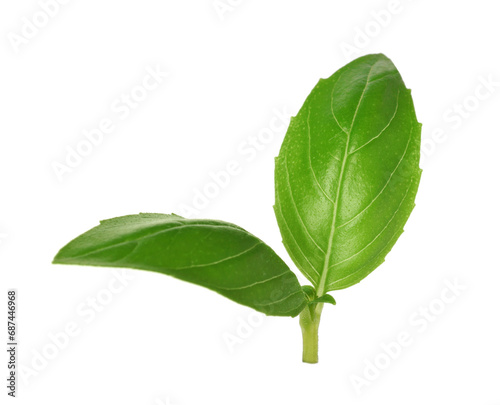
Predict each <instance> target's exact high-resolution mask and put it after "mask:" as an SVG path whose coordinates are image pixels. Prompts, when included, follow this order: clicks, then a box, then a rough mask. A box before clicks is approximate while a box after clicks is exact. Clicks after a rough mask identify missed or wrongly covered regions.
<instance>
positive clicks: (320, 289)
mask: <svg viewBox="0 0 500 405" xmlns="http://www.w3.org/2000/svg"><path fill="white" fill-rule="evenodd" d="M376 64H377V62H375V63H374V64H373V65H372V66H371V67H370V70H369V71H368V75H367V76H366V83H365V87H364V88H363V91H362V92H361V96H360V97H359V101H358V105H357V106H356V111H354V116H353V117H352V122H351V127H350V129H349V132H348V133H347V139H346V141H345V149H344V156H343V158H342V166H341V168H340V175H339V183H338V185H337V193H336V196H335V202H334V205H333V218H332V225H331V228H330V236H329V238H328V248H327V250H326V254H325V261H324V263H323V271H322V272H321V279H320V281H319V284H318V291H317V294H318V297H321V296H322V295H324V294H325V292H326V291H325V285H326V278H327V276H328V267H329V265H330V256H331V253H332V246H333V237H334V236H335V229H336V227H335V223H336V222H337V209H338V205H339V197H340V190H341V189H342V182H343V180H344V170H345V166H346V162H347V158H348V156H349V141H350V139H351V133H352V128H353V127H354V122H355V121H356V116H357V115H358V111H359V106H360V105H361V102H362V101H363V97H364V95H365V93H366V89H367V88H368V83H369V82H370V76H371V73H372V70H373V68H374V67H375V65H376ZM334 89H335V87H334ZM332 99H333V91H332Z"/></svg>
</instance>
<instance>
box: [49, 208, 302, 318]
mask: <svg viewBox="0 0 500 405" xmlns="http://www.w3.org/2000/svg"><path fill="white" fill-rule="evenodd" d="M54 263H56V264H78V265H90V266H103V267H126V268H133V269H140V270H149V271H154V272H158V273H162V274H166V275H170V276H174V277H176V278H179V279H181V280H184V281H188V282H191V283H194V284H198V285H201V286H203V287H206V288H209V289H211V290H213V291H216V292H218V293H219V294H221V295H223V296H225V297H227V298H229V299H232V300H233V301H236V302H238V303H240V304H243V305H247V306H250V307H252V308H254V309H256V310H258V311H260V312H263V313H265V314H267V315H276V316H296V315H298V313H299V312H300V310H301V309H302V308H303V307H304V306H305V296H304V293H303V292H302V289H301V288H300V285H299V283H298V280H297V278H296V276H295V274H293V273H292V272H291V271H290V269H289V268H288V266H287V265H286V264H285V263H284V262H283V261H282V260H281V259H280V258H279V257H278V256H277V255H276V254H275V253H274V251H273V250H272V249H271V248H270V247H269V246H267V245H266V244H265V243H264V242H262V241H261V240H260V239H258V238H256V237H255V236H253V235H251V234H250V233H248V232H247V231H245V230H244V229H242V228H240V227H238V226H236V225H234V224H230V223H227V222H222V221H211V220H191V219H184V218H182V217H179V216H176V215H164V214H139V215H129V216H125V217H118V218H113V219H110V220H105V221H101V223H100V225H98V226H97V227H95V228H93V229H91V230H89V231H88V232H86V233H84V234H82V235H80V236H79V237H77V238H76V239H74V240H73V241H71V242H70V243H68V244H67V245H66V246H65V247H63V248H62V249H61V250H60V251H59V253H58V254H57V255H56V257H55V258H54Z"/></svg>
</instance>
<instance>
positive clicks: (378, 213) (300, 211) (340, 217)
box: [275, 55, 421, 295]
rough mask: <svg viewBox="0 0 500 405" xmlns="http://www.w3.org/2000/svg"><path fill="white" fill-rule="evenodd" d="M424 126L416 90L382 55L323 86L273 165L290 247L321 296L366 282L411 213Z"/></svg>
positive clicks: (293, 125) (281, 219) (349, 68)
mask: <svg viewBox="0 0 500 405" xmlns="http://www.w3.org/2000/svg"><path fill="white" fill-rule="evenodd" d="M419 145H420V124H419V123H418V122H417V119H416V116H415V111H414V107H413V101H412V99H411V95H410V91H409V90H408V89H406V87H405V85H404V82H403V80H402V78H401V76H400V75H399V72H398V71H397V69H396V68H395V66H394V65H393V64H392V62H391V61H390V60H389V59H388V58H386V57H385V56H383V55H367V56H365V57H362V58H358V59H356V60H355V61H353V62H351V63H350V64H348V65H346V66H344V67H343V68H342V69H340V70H339V71H337V72H336V73H335V74H334V75H332V76H331V77H330V78H328V79H321V80H320V81H319V83H318V84H317V86H316V87H315V88H314V89H313V91H312V92H311V94H310V95H309V96H308V98H307V99H306V101H305V103H304V105H303V107H302V108H301V110H300V111H299V113H298V114H297V116H296V117H294V118H293V119H292V121H291V123H290V127H289V129H288V131H287V134H286V137H285V141H284V143H283V145H282V148H281V150H280V154H279V156H278V158H277V159H276V169H275V183H276V204H275V212H276V217H277V220H278V224H279V226H280V230H281V233H282V236H283V243H284V244H285V247H286V248H287V251H288V252H289V253H290V255H291V257H292V259H293V260H294V262H295V264H296V265H297V266H298V267H299V269H300V270H301V271H302V272H303V273H304V275H306V277H307V278H308V279H309V280H310V281H311V282H312V283H313V285H314V286H315V287H316V288H317V289H318V294H320V295H321V294H324V293H325V292H326V291H331V290H335V289H341V288H347V287H349V286H351V285H353V284H355V283H357V282H359V281H360V280H362V279H363V278H364V277H366V276H367V275H368V274H369V273H370V272H371V271H373V270H374V269H375V268H376V267H377V266H378V265H380V264H381V263H382V262H383V260H384V258H385V256H386V254H387V253H388V252H389V251H390V250H391V248H392V246H393V245H394V243H395V242H396V241H397V239H398V237H399V235H400V234H401V233H402V231H403V226H404V224H405V223H406V221H407V219H408V216H409V215H410V213H411V210H412V209H413V206H414V199H415V195H416V191H417V188H418V182H419V179H420V173H421V170H420V168H419V167H418V161H419Z"/></svg>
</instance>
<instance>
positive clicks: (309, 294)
mask: <svg viewBox="0 0 500 405" xmlns="http://www.w3.org/2000/svg"><path fill="white" fill-rule="evenodd" d="M302 291H304V294H305V295H306V298H307V301H308V302H311V301H313V300H314V299H316V290H315V289H314V287H313V286H310V285H303V286H302Z"/></svg>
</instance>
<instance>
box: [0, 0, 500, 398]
mask: <svg viewBox="0 0 500 405" xmlns="http://www.w3.org/2000/svg"><path fill="white" fill-rule="evenodd" d="M227 1H229V0H227ZM227 1H221V2H220V4H234V6H231V5H229V6H228V8H227V10H226V11H224V10H222V9H221V10H219V12H218V11H217V10H216V9H215V8H214V4H213V2H212V1H211V0H205V1H199V0H198V1H171V0H168V1H167V0H163V1H160V0H143V1H123V0H121V1H120V0H107V1H97V0H86V1H77V0H73V1H67V4H65V5H60V8H59V10H56V12H53V13H52V14H53V16H51V17H48V18H47V20H44V16H43V15H42V14H37V13H39V11H40V10H42V9H41V6H40V4H39V3H38V2H37V1H34V0H17V1H15V2H7V1H3V2H2V4H1V5H0V27H1V29H2V32H3V34H4V35H3V38H4V39H3V41H2V42H1V43H0V53H1V56H0V57H1V63H0V72H1V74H0V102H1V105H0V111H1V113H0V134H1V145H0V169H1V174H2V190H3V193H2V198H1V200H0V204H1V205H0V207H1V216H0V234H1V245H0V257H1V259H0V260H1V271H0V283H1V291H0V293H1V295H3V296H4V298H2V299H1V300H0V302H2V303H3V304H2V306H3V307H4V308H2V309H1V310H0V314H3V315H1V316H2V317H4V319H5V320H2V321H1V322H0V324H2V325H5V322H6V311H7V309H6V292H7V289H10V288H16V289H17V290H18V295H19V308H18V323H19V325H18V340H19V342H20V346H19V350H20V355H19V359H18V360H19V362H20V363H21V364H22V365H23V367H24V368H23V370H24V372H23V378H21V379H20V380H19V386H18V398H17V403H19V404H35V403H37V404H38V403H43V404H69V403H70V404H73V405H77V404H89V403H92V404H110V403H113V404H115V403H116V404H122V405H125V404H134V405H139V404H144V405H158V404H160V405H161V404H168V403H171V404H179V405H189V404H193V405H194V404H217V405H219V404H239V405H246V404H256V403H258V404H282V403H291V404H303V403H321V404H342V405H348V404H370V405H371V404H382V403H383V404H387V405H392V404H398V405H399V404H401V403H405V404H408V405H411V404H422V403H430V404H439V403H454V404H460V405H462V404H463V405H465V404H471V403H473V404H476V405H498V404H500V394H499V392H498V381H499V379H500V371H499V360H500V348H499V347H500V345H499V343H498V342H500V326H499V310H500V303H499V302H500V301H499V298H498V291H499V285H500V275H499V265H498V249H499V247H498V246H499V245H498V242H499V237H498V229H499V226H500V218H499V213H498V206H499V203H500V198H499V192H498V183H499V180H498V178H499V177H498V176H499V174H500V173H499V163H498V162H499V159H498V150H499V149H500V136H499V135H500V124H499V122H500V121H499V119H498V118H499V113H498V112H499V111H500V95H499V93H500V83H499V82H500V53H499V52H498V39H499V37H500V26H499V24H498V21H499V20H498V16H499V11H500V9H499V8H498V2H497V1H493V0H490V1H487V0H476V1H473V2H471V1H456V0H454V1H451V0H446V1H439V2H431V1H424V0H414V1H409V0H400V1H399V2H397V1H396V3H395V4H396V7H395V6H394V2H390V1H359V0H358V1H348V0H337V1H318V0H309V1H290V0H280V1H264V0H253V1H240V2H238V1H236V0H233V1H232V3H231V2H227ZM398 4H399V5H398ZM374 13H375V14H374ZM376 16H378V17H376ZM381 16H382V17H384V18H385V20H384V21H383V23H382V22H380V21H382V20H381V18H382V17H381ZM35 17H36V18H38V19H39V20H37V21H38V22H37V24H39V25H44V26H43V27H41V28H38V31H37V32H36V33H35V34H33V33H32V34H33V35H32V38H28V39H27V38H26V37H22V38H24V41H22V42H21V43H20V42H16V41H15V40H14V39H16V40H17V41H19V37H20V36H21V35H22V34H23V29H24V31H26V27H24V26H25V25H26V24H27V23H26V21H28V24H29V21H33V19H34V18H35ZM382 25H383V26H382ZM23 27H24V28H23ZM28 31H29V30H28ZM363 31H368V34H369V35H366V34H361V33H360V32H363ZM25 34H26V32H25ZM28 36H29V35H28ZM16 43H17V45H16ZM347 44H349V45H350V46H351V47H354V46H357V48H358V49H357V51H356V50H354V51H356V52H351V51H353V49H352V48H351V49H350V51H346V50H345V49H346V47H347ZM375 52H383V53H385V54H386V55H387V56H389V57H390V58H391V59H392V60H393V61H394V63H395V64H396V66H397V67H398V69H399V70H400V72H401V74H402V75H403V78H404V80H405V82H406V84H407V86H408V87H410V88H412V90H413V97H414V102H415V106H416V110H417V116H418V118H419V121H420V122H422V123H423V125H424V126H423V140H425V141H424V147H425V154H423V156H422V163H421V166H422V167H423V169H424V173H423V177H422V181H421V184H420V189H419V194H418V196H417V207H416V209H415V210H414V212H413V214H412V216H411V218H410V220H409V222H408V224H407V226H406V228H405V229H406V232H405V233H404V234H403V236H402V237H401V238H400V240H399V242H398V243H397V244H396V246H395V248H394V249H393V251H392V252H391V253H390V254H389V256H388V258H387V261H386V262H385V263H384V264H383V265H382V266H381V267H380V268H379V269H377V270H376V271H375V272H374V273H373V274H371V275H370V276H368V277H367V278H366V279H365V280H364V281H362V282H361V283H360V284H358V285H356V286H353V287H351V288H349V289H347V290H343V291H338V292H334V294H333V295H334V297H335V298H336V300H337V303H338V304H337V306H336V307H326V308H325V310H324V313H323V318H322V322H321V328H320V363H319V364H317V365H306V364H302V363H301V344H302V343H301V336H300V329H299V326H298V320H297V319H291V318H267V319H263V318H262V317H258V316H257V317H256V316H255V313H254V312H253V311H252V310H250V309H248V308H246V307H243V306H240V305H238V304H235V303H233V302H231V301H229V300H227V299H225V298H223V297H221V296H218V295H217V294H214V293H213V292H211V291H208V290H204V289H202V288H200V287H197V286H194V285H190V284H187V283H183V282H181V281H178V280H175V279H173V278H169V277H165V276H162V275H159V274H154V273H147V272H139V271H136V272H130V273H129V274H130V275H131V276H132V278H133V280H130V281H127V282H125V283H126V284H127V285H126V287H124V288H123V289H122V290H121V291H119V292H116V293H114V294H111V293H109V292H108V291H109V290H107V289H108V285H109V283H110V282H112V283H113V279H114V278H115V277H116V276H115V274H116V273H113V271H112V270H109V269H108V270H106V269H100V268H84V267H70V266H55V265H52V264H51V260H52V258H53V256H54V255H55V253H56V252H57V251H58V249H59V248H60V247H62V246H63V245H64V244H65V243H67V242H68V241H69V240H70V239H72V238H73V237H75V236H77V235H79V234H80V233H82V232H84V231H86V230H88V229H89V228H91V227H93V226H95V225H96V224H97V223H98V220H100V219H105V218H110V217H114V216H119V215H125V214H134V213H138V212H162V213H170V212H179V210H180V205H181V204H185V205H188V204H189V205H192V200H193V196H194V194H195V192H196V190H203V189H204V187H205V186H206V185H207V184H208V183H210V182H211V178H210V176H209V173H210V172H218V171H220V170H223V169H224V167H225V166H226V165H227V164H228V162H230V161H237V162H238V164H239V167H240V173H239V174H238V175H234V176H232V177H231V179H230V183H229V185H227V186H226V187H225V188H224V189H223V190H219V192H218V193H216V194H217V195H216V196H213V198H210V200H209V201H208V204H206V205H207V206H206V207H205V208H203V209H201V210H199V213H198V214H196V215H195V216H197V217H206V218H216V219H224V220H226V221H230V222H234V223H237V224H238V225H240V226H242V227H244V228H246V229H247V230H249V231H250V232H252V233H253V234H255V235H257V236H258V237H260V238H262V239H263V240H264V241H265V242H267V243H268V244H269V245H271V246H272V247H273V248H274V249H275V250H276V251H277V252H278V253H279V254H280V255H281V256H282V257H283V258H284V259H285V260H286V261H287V263H288V264H289V265H290V266H291V268H292V269H294V270H295V267H294V266H293V263H292V262H291V260H290V259H289V258H288V256H287V254H286V252H285V249H284V247H283V246H282V244H281V238H280V235H279V230H278V227H277V224H276V220H275V218H274V214H273V210H272V205H273V203H274V194H273V187H274V184H273V168H274V156H276V155H277V153H278V150H279V147H280V144H281V141H282V139H283V136H284V132H285V131H284V130H283V129H281V130H278V131H275V132H274V135H273V138H272V140H271V141H270V142H268V143H267V144H265V145H264V144H262V143H261V144H259V145H260V146H259V147H260V148H261V149H262V150H259V151H256V153H255V156H254V155H251V152H249V151H248V149H247V148H248V147H249V146H248V142H253V141H252V139H253V137H256V136H257V135H258V134H259V133H260V132H261V131H262V130H263V129H265V128H268V127H269V124H270V122H271V120H273V117H275V116H276V113H275V109H277V110H282V109H283V108H284V107H286V109H287V111H288V115H291V114H295V113H296V112H297V111H298V109H299V108H300V106H301V104H302V102H303V101H304V99H305V97H306V96H307V94H308V93H309V92H310V90H311V89H312V88H313V87H314V85H315V84H316V82H317V81H318V79H319V78H320V77H328V76H330V75H331V74H332V73H333V72H334V71H336V70H337V69H338V68H340V67H341V66H343V65H344V64H346V63H347V62H349V61H350V60H352V59H353V58H355V57H357V56H361V55H363V54H366V53H375ZM158 66H160V69H161V70H163V71H168V72H169V76H168V78H165V79H164V80H163V82H162V83H161V84H159V85H158V86H157V88H156V89H154V90H150V91H148V92H147V94H146V95H145V100H144V101H141V102H139V103H138V104H139V106H138V108H137V109H135V110H134V111H132V112H131V114H130V115H129V116H128V117H127V118H125V119H122V117H121V116H120V115H119V114H118V113H116V112H115V111H113V109H112V107H111V105H112V104H113V103H116V101H115V100H118V102H120V101H119V100H120V98H121V97H122V94H128V93H130V92H131V91H133V89H134V88H135V86H136V85H139V84H141V83H142V81H143V79H144V78H145V77H146V75H147V70H146V69H147V68H148V67H149V69H156V68H157V67H158ZM485 81H490V82H491V81H492V82H493V84H491V85H490V89H489V91H488V90H486V87H484V85H483V84H482V83H484V82H485ZM135 91H136V92H139V93H136V94H141V93H140V90H137V89H136V90H135ZM477 91H479V93H477ZM478 95H479V97H480V98H481V99H478V98H477V96H478ZM464 105H465V107H464ZM115 106H116V105H115ZM460 106H462V107H460ZM460 108H462V109H463V111H464V113H463V116H461V115H460V114H459V112H458V111H459V109H460ZM465 117H466V118H465ZM102 119H109V120H111V121H112V122H113V123H114V124H115V125H116V127H115V130H114V131H113V132H112V133H109V134H106V135H105V137H104V139H103V141H102V143H101V144H99V145H97V146H95V147H94V148H93V150H92V152H91V153H90V154H89V155H88V156H86V157H84V158H83V159H82V162H80V164H79V165H78V166H76V167H74V168H73V169H72V172H71V173H66V174H65V175H64V176H63V177H62V180H61V181H59V179H58V177H57V176H56V174H55V172H54V169H53V165H54V164H55V162H59V163H61V164H65V159H66V157H67V156H66V155H67V147H71V148H76V147H77V145H78V144H79V142H81V141H82V140H84V139H85V137H84V135H83V132H82V131H84V130H90V129H92V128H96V127H97V126H98V125H99V122H100V121H101V120H102ZM273 122H274V121H273ZM241 148H244V149H245V150H246V151H247V152H245V153H244V152H243V150H242V149H241ZM300 280H301V281H302V282H305V279H304V278H303V277H302V276H300ZM446 283H448V284H449V283H459V284H460V285H461V286H463V288H464V289H463V290H462V291H461V292H460V293H459V294H458V295H453V294H452V293H450V292H449V291H448V292H446V291H445V290H446V288H447V287H446V285H447V284H446ZM116 285H117V284H115V286H116ZM443 291H444V292H445V293H447V294H448V295H447V296H448V297H452V298H453V299H451V300H447V301H453V302H449V303H443V302H442V301H441V298H440V297H441V294H442V292H443ZM92 297H94V298H96V297H97V299H98V300H101V301H106V299H107V300H108V301H111V302H107V304H106V305H104V304H103V305H100V306H99V307H98V308H99V310H100V312H97V311H96V310H91V309H90V307H89V306H88V302H89V301H88V300H89V299H92ZM101 304H102V302H101ZM429 306H431V311H434V312H436V313H437V312H439V313H438V314H437V315H436V316H435V317H434V318H433V319H434V320H433V321H432V322H430V321H423V319H425V318H423V316H422V315H420V314H419V312H418V311H419V310H422V309H424V308H426V307H429ZM249 320H250V321H252V323H253V324H254V325H255V324H256V323H258V325H257V326H253V327H251V328H250V330H244V328H243V327H242V326H241V325H242V323H243V322H247V321H249ZM423 324H425V326H426V328H425V330H423V329H424V326H423ZM68 325H69V328H71V327H73V328H74V329H75V330H76V332H75V333H76V334H77V335H76V336H73V337H70V338H67V339H66V338H63V337H62V335H61V333H66V332H64V331H65V329H66V328H67V327H68ZM247 329H248V328H247ZM403 331H407V333H408V334H409V336H410V339H411V342H412V343H411V344H410V345H409V346H408V347H405V348H403V349H402V350H401V352H400V353H398V354H397V355H396V356H395V359H394V360H391V361H390V364H384V366H387V367H386V368H385V369H384V370H381V371H380V370H379V372H378V374H377V373H376V372H373V370H372V373H375V374H372V375H371V381H369V385H368V384H367V385H363V386H362V388H361V389H358V390H357V389H356V387H355V385H354V384H353V382H352V380H353V378H356V377H355V376H357V377H359V378H365V376H364V373H365V372H366V367H367V366H366V365H367V364H369V363H373V362H375V361H376V359H377V358H378V359H379V362H380V361H382V363H383V357H384V355H383V353H384V352H383V349H382V348H381V345H382V344H386V345H387V344H389V343H390V342H394V341H395V340H396V339H397V338H398V335H399V334H400V333H401V332H403ZM0 335H1V336H2V337H1V339H0V340H2V342H3V341H4V340H5V339H6V330H5V327H2V331H1V333H0ZM51 336H52V337H53V336H58V337H59V346H60V347H59V348H56V347H55V346H54V345H53V344H52V343H51ZM228 336H233V337H238V339H241V341H240V342H239V343H237V344H235V345H233V346H231V347H230V346H229V345H228V344H227V343H226V341H227V339H228ZM3 345H4V343H2V349H1V350H2V352H4V347H5V346H3ZM54 348H56V350H54ZM231 348H232V350H230V349H231ZM381 355H382V356H381ZM41 357H44V359H41ZM46 357H50V359H47V358H46ZM1 359H2V361H1V364H0V370H1V371H0V375H1V376H2V384H1V385H2V387H4V388H2V390H1V396H0V398H1V399H0V402H1V403H2V404H3V403H8V402H7V401H8V400H10V398H8V397H7V395H6V388H5V386H6V381H5V378H6V375H7V367H6V361H7V359H6V358H5V359H4V356H2V357H1ZM367 381H368V380H367Z"/></svg>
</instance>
